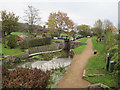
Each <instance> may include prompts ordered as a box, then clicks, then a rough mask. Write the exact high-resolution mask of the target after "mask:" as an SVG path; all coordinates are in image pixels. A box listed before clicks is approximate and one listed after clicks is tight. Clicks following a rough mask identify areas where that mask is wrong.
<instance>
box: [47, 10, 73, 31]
mask: <svg viewBox="0 0 120 90" xmlns="http://www.w3.org/2000/svg"><path fill="white" fill-rule="evenodd" d="M47 25H48V29H50V32H55V30H56V31H58V32H61V31H64V30H67V31H69V30H73V28H74V23H73V21H72V20H70V18H69V17H68V16H67V13H64V12H60V11H59V12H57V13H50V16H49V19H48V22H47Z"/></svg>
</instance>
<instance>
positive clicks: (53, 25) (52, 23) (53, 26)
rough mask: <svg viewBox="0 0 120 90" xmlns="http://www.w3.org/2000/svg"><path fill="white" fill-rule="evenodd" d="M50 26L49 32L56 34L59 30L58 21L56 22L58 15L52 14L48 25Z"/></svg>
mask: <svg viewBox="0 0 120 90" xmlns="http://www.w3.org/2000/svg"><path fill="white" fill-rule="evenodd" d="M46 24H47V26H48V30H49V32H50V33H51V34H53V33H54V32H55V30H57V29H58V28H57V27H56V26H57V21H56V13H50V16H49V19H48V22H47V23H46Z"/></svg>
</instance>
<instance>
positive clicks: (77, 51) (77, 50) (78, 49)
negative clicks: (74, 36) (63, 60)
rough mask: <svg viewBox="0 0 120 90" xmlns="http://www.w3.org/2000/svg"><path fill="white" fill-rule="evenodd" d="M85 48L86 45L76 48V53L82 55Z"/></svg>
mask: <svg viewBox="0 0 120 90" xmlns="http://www.w3.org/2000/svg"><path fill="white" fill-rule="evenodd" d="M85 47H86V46H85V45H80V46H79V47H76V48H74V51H75V53H76V54H80V53H82V52H83V50H84V49H85Z"/></svg>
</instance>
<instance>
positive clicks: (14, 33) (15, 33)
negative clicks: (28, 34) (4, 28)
mask: <svg viewBox="0 0 120 90" xmlns="http://www.w3.org/2000/svg"><path fill="white" fill-rule="evenodd" d="M11 35H24V33H22V32H12V33H11Z"/></svg>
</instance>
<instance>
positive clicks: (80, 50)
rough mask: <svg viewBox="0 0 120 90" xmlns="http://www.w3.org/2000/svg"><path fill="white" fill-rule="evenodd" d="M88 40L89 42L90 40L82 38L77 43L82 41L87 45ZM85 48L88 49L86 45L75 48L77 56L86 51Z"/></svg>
mask: <svg viewBox="0 0 120 90" xmlns="http://www.w3.org/2000/svg"><path fill="white" fill-rule="evenodd" d="M87 40H88V38H82V39H79V40H77V41H80V42H82V43H86V42H87ZM85 47H86V45H80V46H79V47H76V48H74V51H75V53H76V54H80V53H82V52H83V50H84V49H85Z"/></svg>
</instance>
